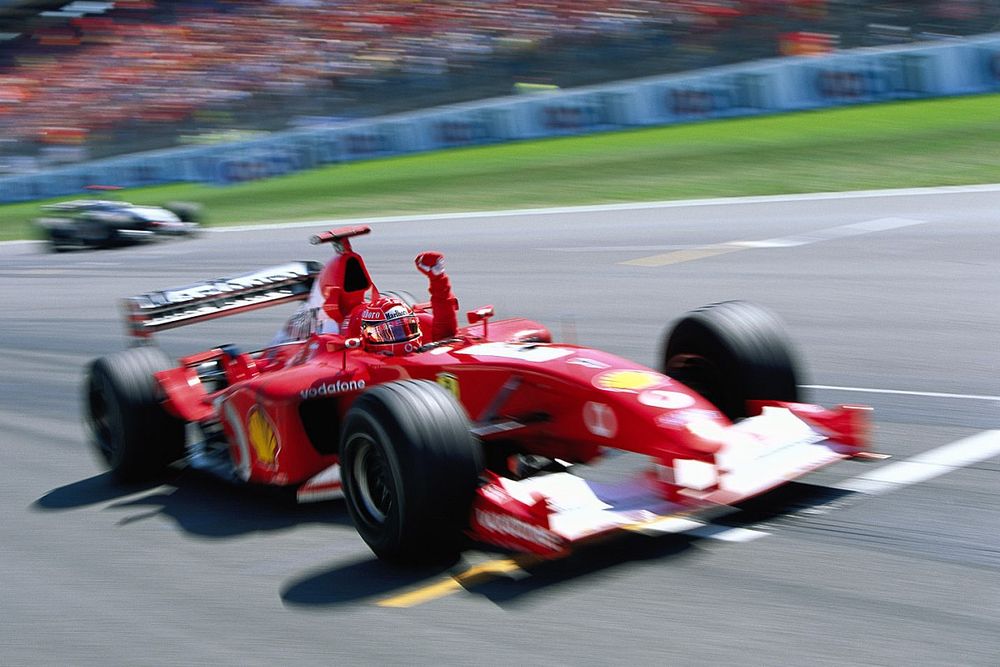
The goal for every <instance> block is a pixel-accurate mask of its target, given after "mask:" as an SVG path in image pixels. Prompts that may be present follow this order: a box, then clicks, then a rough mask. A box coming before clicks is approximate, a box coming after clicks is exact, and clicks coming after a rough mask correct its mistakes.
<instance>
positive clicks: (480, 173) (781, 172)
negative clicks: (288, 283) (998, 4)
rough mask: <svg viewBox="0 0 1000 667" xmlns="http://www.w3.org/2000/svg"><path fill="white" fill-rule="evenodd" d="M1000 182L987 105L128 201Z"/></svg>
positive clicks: (586, 140) (250, 217)
mask: <svg viewBox="0 0 1000 667" xmlns="http://www.w3.org/2000/svg"><path fill="white" fill-rule="evenodd" d="M995 182H1000V95H984V96H974V97H962V98H950V99H943V100H930V101H916V102H899V103H892V104H882V105H871V106H859V107H850V108H842V109H834V110H824V111H813V112H803V113H794V114H784V115H779V116H768V117H762V118H750V119H739V120H724V121H712V122H704V123H697V124H691V125H675V126H670V127H661V128H654V129H642V130H631V131H624V132H609V133H603V134H597V135H590V136H585V137H571V138H560V139H547V140H543V141H532V142H519V143H513V144H505V145H499V146H487V147H475V148H462V149H455V150H447V151H438V152H435V153H425V154H420V155H410V156H405V157H398V158H389V159H381V160H370V161H366V162H355V163H350V164H343V165H334V166H330V167H325V168H322V169H316V170H313V171H309V172H302V173H298V174H294V175H291V176H285V177H281V178H275V179H271V180H267V181H259V182H255V183H247V184H243V185H238V186H230V187H224V188H223V187H215V186H206V185H171V186H162V187H155V188H142V189H135V190H129V191H125V192H124V193H123V194H122V197H123V198H125V199H127V200H129V201H134V202H136V203H162V202H164V201H167V200H173V199H183V200H191V201H197V202H201V203H202V204H204V206H205V210H206V215H207V218H208V220H207V221H206V222H207V223H208V224H210V225H226V224H239V223H254V222H274V221H291V220H309V219H323V218H336V217H359V216H382V215H395V214H407V213H421V212H447V211H470V210H488V209H507V208H521V207H534V206H558V205H571V204H594V203H606V202H623V201H644V200H646V201H649V200H665V199H687V198H698V197H726V196H740V195H768V194H785V193H797V192H830V191H840V190H856V189H875V188H899V187H920V186H935V185H963V184H973V183H995ZM63 199H67V198H63ZM39 203H40V202H32V203H28V204H11V205H4V206H0V239H4V240H6V239H16V238H31V237H32V236H34V235H35V233H36V232H35V231H34V230H33V229H32V226H31V222H30V221H31V219H32V218H34V217H35V216H36V215H37V214H38V206H39Z"/></svg>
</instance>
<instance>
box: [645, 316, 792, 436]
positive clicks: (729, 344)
mask: <svg viewBox="0 0 1000 667" xmlns="http://www.w3.org/2000/svg"><path fill="white" fill-rule="evenodd" d="M661 370H662V371H663V373H664V374H666V375H669V376H670V377H672V378H674V379H676V380H679V381H681V382H683V383H684V384H685V385H687V386H688V387H690V388H691V389H693V390H695V391H696V392H698V393H699V394H701V395H702V396H703V397H705V398H706V399H708V400H709V401H710V402H712V403H713V404H714V405H715V406H716V407H717V408H719V410H721V411H722V412H723V414H725V415H726V416H727V417H729V419H731V420H733V421H736V420H739V419H742V418H744V417H746V416H747V408H746V402H747V401H749V400H776V401H792V402H794V401H798V400H799V390H798V381H799V371H798V364H797V362H796V359H795V354H794V352H793V350H792V346H791V343H790V342H789V339H788V336H787V334H786V332H785V327H784V325H783V323H782V322H781V320H780V319H779V318H778V317H777V316H776V315H774V314H773V313H772V312H771V311H769V310H767V309H765V308H762V307H761V306H758V305H756V304H753V303H748V302H746V301H724V302H721V303H714V304H711V305H708V306H703V307H701V308H698V309H695V310H693V311H691V312H689V313H687V314H686V315H685V316H684V317H682V318H681V319H680V320H679V321H678V322H677V324H676V325H675V326H674V328H673V330H672V331H671V332H670V333H669V334H668V335H667V337H666V341H665V344H664V346H663V356H662V368H661Z"/></svg>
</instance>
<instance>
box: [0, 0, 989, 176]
mask: <svg viewBox="0 0 1000 667" xmlns="http://www.w3.org/2000/svg"><path fill="white" fill-rule="evenodd" d="M997 29H1000V3H998V2H996V1H994V0H912V1H891V2H885V1H882V2H878V1H865V0H742V1H738V0H734V1H723V0H714V1H713V0H677V1H654V0H616V1H609V0H574V1H572V2H569V1H566V0H479V1H469V0H463V1H458V0H436V1H433V2H431V1H424V2H420V1H418V0H377V1H375V0H339V1H321V0H255V1H244V0H177V1H174V2H167V1H163V0H161V1H156V0H118V1H116V2H110V1H108V2H99V1H84V0H77V1H76V2H64V1H58V0H57V1H52V0H46V1H25V0H0V175H2V174H18V173H29V172H33V171H38V170H42V169H46V168H50V167H53V166H57V165H61V164H71V163H78V162H81V161H86V160H90V159H95V158H101V157H107V156H112V155H120V154H124V153H132V152H138V151H144V150H149V149H156V148H165V147H171V146H178V145H186V144H195V143H199V144H200V143H210V142H215V141H222V140H230V139H234V138H244V137H251V136H256V135H257V134H258V133H262V132H271V131H276V130H282V129H288V128H295V127H315V126H322V125H323V124H329V123H336V122H338V121H343V120H347V119H357V118H369V117H373V116H379V115H384V114H388V113H394V112H400V111H408V110H414V109H421V108H426V107H431V106H437V105H442V104H449V103H455V102H461V101H469V100H476V99H483V98H490V97H495V96H503V95H511V94H515V93H518V92H527V91H533V90H538V89H545V88H547V87H552V86H557V87H560V88H567V87H574V86H581V85H587V84H596V83H602V82H607V81H613V80H618V79H627V78H633V77H640V76H647V75H655V74H664V73H671V72H680V71H685V70H691V69H697V68H704V67H710V66H716V65H724V64H729V63H735V62H740V61H746V60H754V59H761V58H771V57H781V56H795V55H812V54H822V53H826V52H829V51H833V50H839V49H849V48H853V47H859V46H878V45H890V44H905V43H909V42H916V41H927V40H948V39H952V38H954V37H958V36H966V35H974V34H977V33H984V32H989V31H993V30H997Z"/></svg>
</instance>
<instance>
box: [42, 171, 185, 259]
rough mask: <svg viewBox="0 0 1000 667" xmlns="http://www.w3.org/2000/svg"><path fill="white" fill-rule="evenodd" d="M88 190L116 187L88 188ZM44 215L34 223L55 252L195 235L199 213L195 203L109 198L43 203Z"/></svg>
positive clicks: (99, 190)
mask: <svg viewBox="0 0 1000 667" xmlns="http://www.w3.org/2000/svg"><path fill="white" fill-rule="evenodd" d="M88 189H89V190H91V191H98V192H108V191H114V190H116V189H117V188H114V187H111V186H91V187H89V188H88ZM42 210H43V211H45V216H44V217H41V218H38V219H36V220H35V223H36V224H37V225H38V226H39V227H40V228H41V229H42V231H43V233H44V234H45V237H46V238H47V239H48V241H49V244H50V246H51V248H52V249H53V250H55V251H57V252H58V251H62V250H69V249H72V248H111V247H116V246H122V245H128V244H132V243H141V242H144V241H151V240H154V239H156V238H162V237H168V236H174V237H176V236H190V235H192V234H194V233H195V232H197V231H198V230H199V229H200V228H201V225H200V224H199V223H198V219H199V218H200V214H201V210H200V207H199V206H198V205H197V204H193V203H189V202H173V203H168V204H165V205H164V206H144V205H138V204H131V203H129V202H125V201H118V200H113V199H96V198H95V199H74V200H72V201H66V202H59V203H57V204H47V205H45V206H43V207H42Z"/></svg>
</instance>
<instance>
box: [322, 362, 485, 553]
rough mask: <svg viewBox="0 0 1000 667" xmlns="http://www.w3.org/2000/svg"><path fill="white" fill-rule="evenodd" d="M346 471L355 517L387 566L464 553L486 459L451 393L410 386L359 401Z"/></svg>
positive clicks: (345, 440) (349, 419)
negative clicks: (466, 529) (466, 530)
mask: <svg viewBox="0 0 1000 667" xmlns="http://www.w3.org/2000/svg"><path fill="white" fill-rule="evenodd" d="M340 466H341V478H342V480H343V484H344V496H345V498H346V501H347V508H348V511H349V512H350V514H351V518H352V519H353V520H354V524H355V526H356V527H357V530H358V533H359V534H360V535H361V537H362V539H363V540H364V541H365V543H366V544H368V546H369V547H370V548H371V550H372V551H374V552H375V554H376V555H377V556H378V557H379V558H382V559H385V560H390V561H397V562H420V561H427V560H437V559H440V558H444V557H449V556H452V555H454V554H455V553H457V550H458V548H459V544H460V540H461V537H462V529H463V528H464V527H465V525H466V524H467V522H468V518H469V511H470V508H471V504H472V499H473V496H474V494H475V490H476V488H477V486H478V483H479V474H480V472H481V471H482V468H483V453H482V446H481V444H480V443H479V441H478V440H477V439H476V438H475V436H473V435H472V433H471V431H470V424H469V418H468V416H467V415H466V413H465V410H464V408H463V407H462V406H461V405H460V404H459V403H458V401H457V400H456V399H455V397H454V396H453V395H452V394H451V393H449V392H448V391H447V390H445V389H444V388H442V387H441V386H439V385H438V384H436V383H434V382H429V381H423V380H416V381H415V380H404V381H400V382H391V383H388V384H383V385H379V386H377V387H374V388H373V389H370V390H369V391H367V392H365V393H364V394H362V395H361V396H359V397H358V399H357V400H356V401H355V402H354V404H353V405H352V406H351V408H350V410H349V411H348V413H347V416H346V418H345V420H344V426H343V431H342V436H341V444H340Z"/></svg>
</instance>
